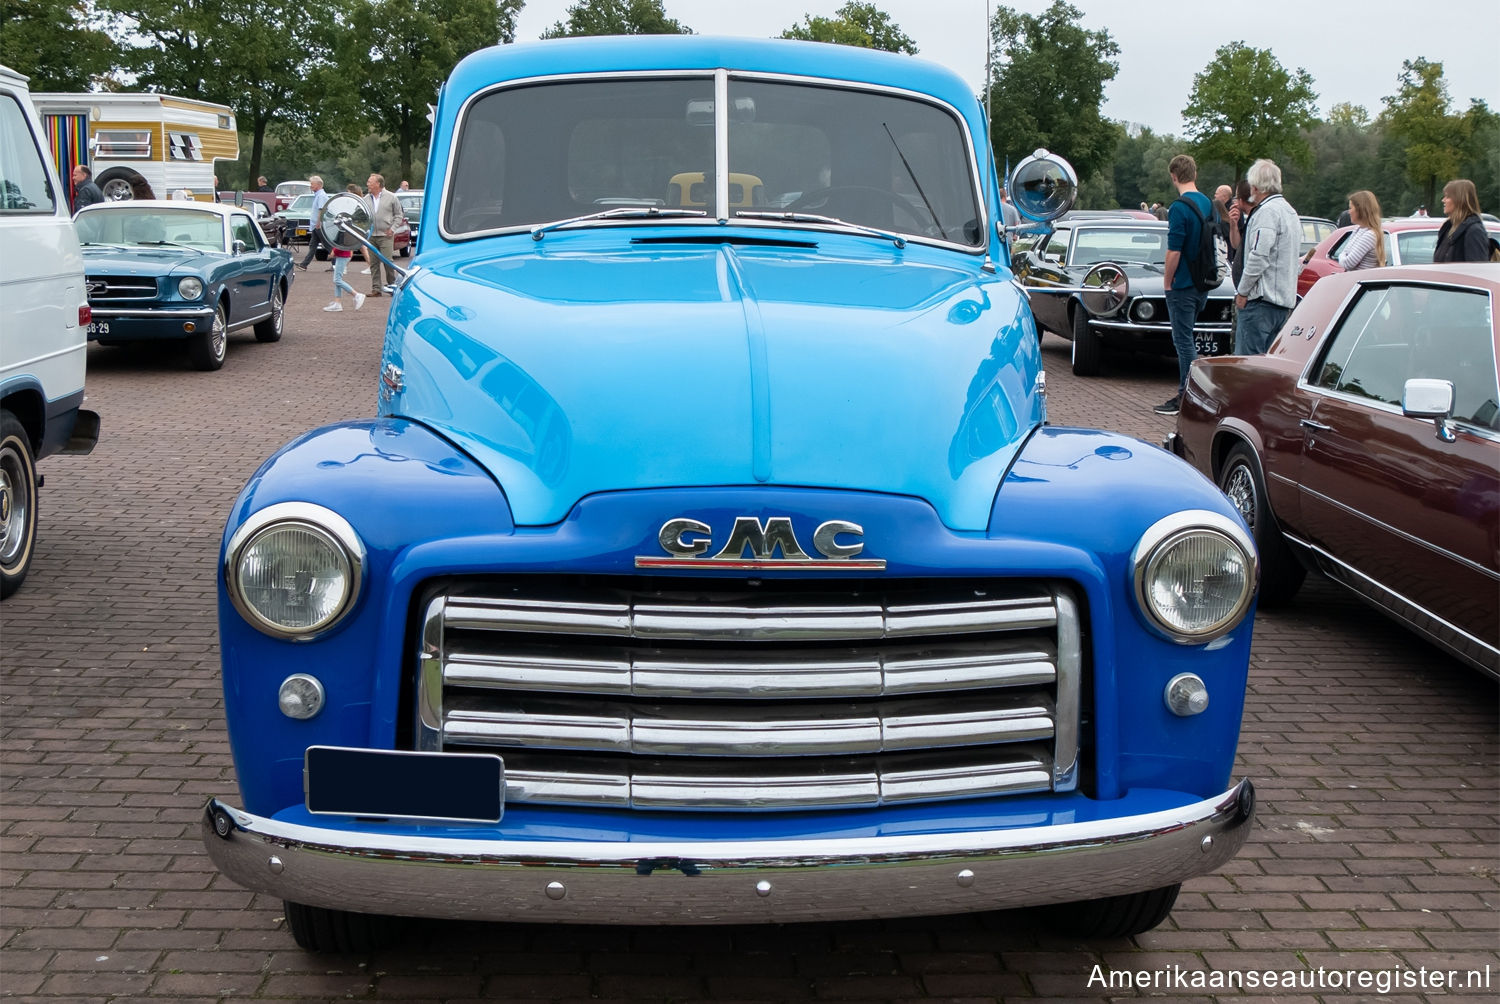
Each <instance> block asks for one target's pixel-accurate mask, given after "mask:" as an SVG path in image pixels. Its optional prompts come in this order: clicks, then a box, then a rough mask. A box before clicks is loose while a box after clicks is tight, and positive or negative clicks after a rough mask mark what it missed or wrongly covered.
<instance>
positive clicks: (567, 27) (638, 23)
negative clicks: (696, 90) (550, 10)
mask: <svg viewBox="0 0 1500 1004" xmlns="http://www.w3.org/2000/svg"><path fill="white" fill-rule="evenodd" d="M661 2H662V0H578V3H575V4H574V5H573V6H571V7H569V8H568V20H567V21H566V22H563V21H558V22H557V23H556V24H554V25H553V26H552V27H551V28H548V29H547V30H546V31H544V32H542V37H543V38H568V37H571V36H574V35H691V34H692V33H693V29H691V28H689V27H687V26H686V25H684V24H682V23H680V22H678V21H677V20H675V19H673V18H670V17H667V12H666V11H665V10H664V9H663V8H662V5H661Z"/></svg>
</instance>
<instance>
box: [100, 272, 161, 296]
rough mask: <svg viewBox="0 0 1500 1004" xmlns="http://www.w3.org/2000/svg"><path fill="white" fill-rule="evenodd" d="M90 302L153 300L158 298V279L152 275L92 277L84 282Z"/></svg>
mask: <svg viewBox="0 0 1500 1004" xmlns="http://www.w3.org/2000/svg"><path fill="white" fill-rule="evenodd" d="M84 287H85V289H87V291H88V297H89V300H90V302H92V301H94V300H151V299H154V298H155V297H156V277H155V276H150V275H91V276H88V277H87V278H86V279H85V281H84Z"/></svg>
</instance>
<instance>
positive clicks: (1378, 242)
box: [1339, 189, 1385, 272]
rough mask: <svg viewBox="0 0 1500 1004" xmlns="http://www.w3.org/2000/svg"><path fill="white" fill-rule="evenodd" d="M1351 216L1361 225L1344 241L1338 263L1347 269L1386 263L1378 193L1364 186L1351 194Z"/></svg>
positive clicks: (1356, 224) (1372, 266)
mask: <svg viewBox="0 0 1500 1004" xmlns="http://www.w3.org/2000/svg"><path fill="white" fill-rule="evenodd" d="M1349 216H1350V218H1351V219H1352V220H1353V221H1354V225H1355V226H1356V227H1358V228H1359V229H1357V230H1355V231H1354V233H1353V234H1351V235H1350V237H1349V239H1348V240H1347V241H1345V242H1344V247H1343V250H1341V251H1340V252H1339V264H1340V265H1342V266H1343V268H1344V271H1346V272H1353V271H1354V270H1355V269H1360V268H1384V267H1385V230H1384V228H1383V227H1382V226H1381V224H1380V202H1379V200H1377V199H1376V198H1375V193H1374V192H1371V191H1369V190H1367V189H1366V190H1361V191H1358V192H1355V193H1354V194H1353V195H1351V196H1349Z"/></svg>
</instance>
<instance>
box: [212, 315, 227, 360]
mask: <svg viewBox="0 0 1500 1004" xmlns="http://www.w3.org/2000/svg"><path fill="white" fill-rule="evenodd" d="M228 342H229V331H228V327H227V325H226V324H225V322H224V312H223V311H222V310H221V311H219V312H218V313H217V314H215V315H214V330H213V350H214V358H215V359H222V358H224V346H225V345H227V344H228Z"/></svg>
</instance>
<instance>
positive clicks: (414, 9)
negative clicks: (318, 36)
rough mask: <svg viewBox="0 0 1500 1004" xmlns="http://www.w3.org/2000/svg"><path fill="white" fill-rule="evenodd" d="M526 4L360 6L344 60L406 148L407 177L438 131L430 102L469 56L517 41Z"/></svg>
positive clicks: (377, 0) (519, 0)
mask: <svg viewBox="0 0 1500 1004" xmlns="http://www.w3.org/2000/svg"><path fill="white" fill-rule="evenodd" d="M523 2H524V0H372V2H367V3H363V4H361V5H359V6H357V7H356V8H355V9H354V17H353V19H352V30H351V31H350V32H348V33H347V35H346V36H345V38H344V41H345V42H347V43H349V47H350V50H349V51H348V54H347V56H346V57H345V58H344V59H342V60H341V62H342V63H343V68H344V70H345V72H346V73H347V74H349V75H352V76H353V77H354V78H356V79H358V80H359V82H360V83H359V91H360V96H361V97H362V98H363V99H364V107H365V108H366V109H367V110H368V116H369V119H370V121H372V122H373V123H374V124H375V125H376V126H377V127H378V128H379V129H381V130H383V131H384V132H385V133H386V134H387V135H388V136H389V137H390V138H391V140H392V141H393V142H394V144H395V146H396V148H397V149H398V150H399V151H400V166H399V173H400V176H401V177H402V178H406V179H410V178H411V177H412V152H413V151H414V150H415V149H416V148H417V147H418V146H419V145H421V144H423V143H425V142H426V141H427V137H428V135H429V134H430V133H431V131H432V130H431V126H430V125H429V124H428V122H427V108H428V106H429V105H431V104H433V103H434V102H436V101H437V93H438V88H439V87H440V86H441V85H442V83H443V81H444V80H446V79H448V74H449V73H451V72H452V70H453V67H454V65H455V64H457V63H458V61H459V60H460V59H462V58H463V57H464V56H467V55H468V54H469V53H471V52H473V51H474V50H476V49H481V48H483V47H485V46H488V45H496V44H499V43H502V42H513V41H515V37H516V15H517V14H518V13H519V12H520V10H521V6H522V4H523ZM382 173H383V172H382ZM355 180H356V181H359V182H360V183H361V184H363V182H364V180H365V179H364V178H356V179H355ZM397 181H399V179H393V180H392V181H391V187H392V188H394V187H395V186H396V182H397Z"/></svg>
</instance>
